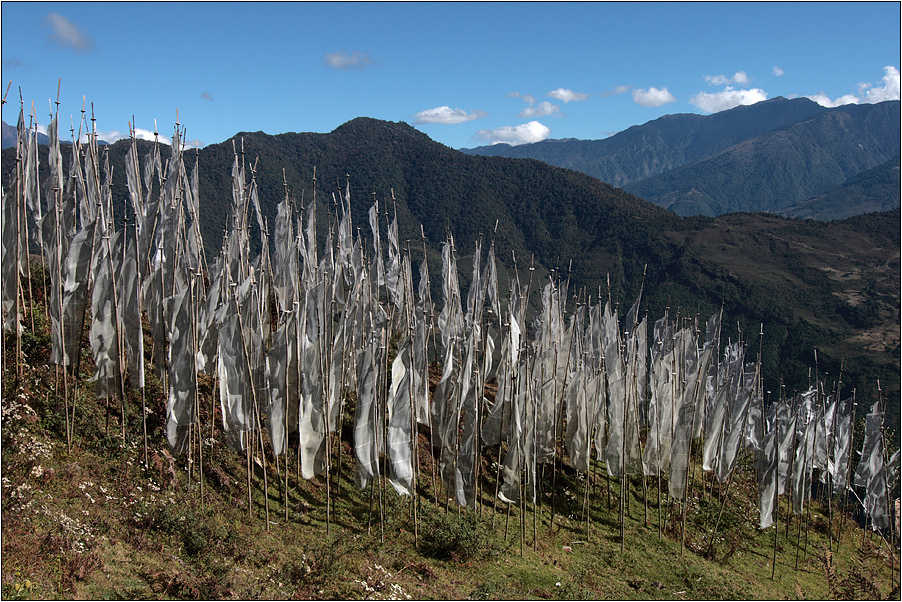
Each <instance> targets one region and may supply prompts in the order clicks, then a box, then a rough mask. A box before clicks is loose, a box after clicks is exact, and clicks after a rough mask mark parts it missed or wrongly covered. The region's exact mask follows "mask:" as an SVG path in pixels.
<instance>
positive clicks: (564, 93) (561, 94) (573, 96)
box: [545, 88, 589, 102]
mask: <svg viewBox="0 0 902 602" xmlns="http://www.w3.org/2000/svg"><path fill="white" fill-rule="evenodd" d="M545 96H550V97H551V98H556V99H558V100H561V101H563V102H570V101H571V100H586V99H587V98H589V95H588V94H583V93H582V92H574V91H573V90H570V89H568V88H558V89H557V90H552V91H551V92H549V93H548V94H546V95H545Z"/></svg>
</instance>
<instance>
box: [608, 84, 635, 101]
mask: <svg viewBox="0 0 902 602" xmlns="http://www.w3.org/2000/svg"><path fill="white" fill-rule="evenodd" d="M629 91H630V87H629V86H624V85H619V86H617V87H616V88H614V89H613V90H608V91H607V92H602V93H601V96H602V97H603V98H607V97H608V96H615V95H617V94H623V93H624V92H629Z"/></svg>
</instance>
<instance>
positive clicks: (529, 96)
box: [507, 92, 536, 106]
mask: <svg viewBox="0 0 902 602" xmlns="http://www.w3.org/2000/svg"><path fill="white" fill-rule="evenodd" d="M507 97H508V98H519V99H520V100H522V101H523V102H525V103H526V104H528V105H529V106H532V105H534V104H536V99H535V97H534V96H533V95H532V94H520V93H519V92H511V93H510V94H508V95H507Z"/></svg>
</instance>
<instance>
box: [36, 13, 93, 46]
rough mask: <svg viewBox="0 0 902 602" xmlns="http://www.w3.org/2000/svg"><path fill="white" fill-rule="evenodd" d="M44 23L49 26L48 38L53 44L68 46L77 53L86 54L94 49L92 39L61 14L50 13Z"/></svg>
mask: <svg viewBox="0 0 902 602" xmlns="http://www.w3.org/2000/svg"><path fill="white" fill-rule="evenodd" d="M44 21H45V22H46V23H47V25H49V26H50V34H49V36H48V37H49V38H50V40H52V41H53V42H56V43H57V44H60V45H62V46H68V47H69V48H72V49H73V50H75V51H77V52H88V51H89V50H91V49H92V48H94V39H93V38H91V36H90V35H88V34H87V33H85V32H84V31H82V29H81V28H80V27H79V26H78V25H76V24H75V23H73V22H72V21H70V20H69V19H67V18H66V17H64V16H62V15H61V14H59V13H50V14H49V15H47V16H46V17H45V19H44Z"/></svg>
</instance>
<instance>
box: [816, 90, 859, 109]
mask: <svg viewBox="0 0 902 602" xmlns="http://www.w3.org/2000/svg"><path fill="white" fill-rule="evenodd" d="M806 98H809V99H811V100H813V101H814V102H816V103H817V104H819V105H821V106H822V107H828V108H833V107H840V106H842V105H857V104H858V103H859V102H861V100H860V99H859V98H858V97H857V96H855V95H854V94H846V95H844V96H840V97H839V98H837V99H836V100H830V97H829V96H827V95H826V94H824V93H823V92H818V93H817V94H812V95H811V96H806Z"/></svg>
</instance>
